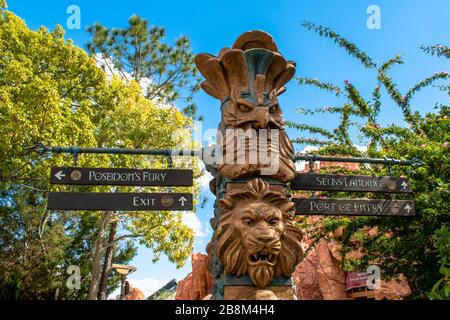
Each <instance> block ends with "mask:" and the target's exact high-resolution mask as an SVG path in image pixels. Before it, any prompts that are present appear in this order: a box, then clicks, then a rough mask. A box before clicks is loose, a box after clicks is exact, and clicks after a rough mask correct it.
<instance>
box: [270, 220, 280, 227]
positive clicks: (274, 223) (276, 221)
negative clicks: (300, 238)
mask: <svg viewBox="0 0 450 320" xmlns="http://www.w3.org/2000/svg"><path fill="white" fill-rule="evenodd" d="M279 222H280V220H278V219H272V220H270V224H271V225H273V226H275V225H277V224H278V223H279Z"/></svg>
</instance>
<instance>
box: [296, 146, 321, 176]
mask: <svg viewBox="0 0 450 320" xmlns="http://www.w3.org/2000/svg"><path fill="white" fill-rule="evenodd" d="M317 150H319V147H316V146H306V147H305V148H303V150H302V151H300V153H308V152H311V151H317ZM307 163H308V161H296V162H295V170H297V172H298V171H304V170H305V166H306V164H307Z"/></svg>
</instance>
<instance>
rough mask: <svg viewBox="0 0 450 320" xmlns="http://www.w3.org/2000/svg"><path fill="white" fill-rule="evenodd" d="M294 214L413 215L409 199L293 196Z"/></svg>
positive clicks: (411, 202) (412, 204)
mask: <svg viewBox="0 0 450 320" xmlns="http://www.w3.org/2000/svg"><path fill="white" fill-rule="evenodd" d="M293 201H294V203H295V214H298V215H342V216H414V215H415V209H414V202H413V201H410V200H379V199H370V200H369V199H300V198H294V199H293Z"/></svg>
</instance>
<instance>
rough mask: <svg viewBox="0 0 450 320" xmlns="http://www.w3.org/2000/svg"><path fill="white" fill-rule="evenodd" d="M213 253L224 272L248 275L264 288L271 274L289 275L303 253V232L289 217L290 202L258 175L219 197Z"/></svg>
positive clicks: (270, 280) (269, 280) (278, 275)
mask: <svg viewBox="0 0 450 320" xmlns="http://www.w3.org/2000/svg"><path fill="white" fill-rule="evenodd" d="M219 207H220V208H221V209H222V215H221V216H220V218H219V221H218V224H217V229H216V234H215V237H216V239H215V240H216V254H217V256H218V257H219V259H220V261H221V262H222V263H223V265H224V269H225V270H224V271H225V274H230V275H236V276H243V275H249V276H250V278H251V280H252V282H253V283H254V284H255V285H256V286H257V287H259V288H264V287H266V286H267V285H268V284H270V283H271V282H272V279H273V278H274V277H280V276H284V277H290V276H291V273H292V270H293V268H294V267H295V265H297V263H298V262H299V261H300V260H301V259H302V257H303V251H302V246H301V240H302V238H303V234H302V232H301V230H300V229H298V228H296V227H295V226H294V225H293V223H292V220H291V216H290V215H289V211H290V210H291V209H292V207H293V204H292V202H290V201H289V199H288V198H286V197H285V195H284V194H283V193H281V192H277V191H274V190H271V189H270V188H269V184H268V183H267V182H265V181H263V180H261V179H253V180H251V181H249V182H248V183H247V184H246V185H245V188H243V189H235V190H231V191H230V192H228V194H227V196H226V197H225V198H223V199H221V200H220V201H219Z"/></svg>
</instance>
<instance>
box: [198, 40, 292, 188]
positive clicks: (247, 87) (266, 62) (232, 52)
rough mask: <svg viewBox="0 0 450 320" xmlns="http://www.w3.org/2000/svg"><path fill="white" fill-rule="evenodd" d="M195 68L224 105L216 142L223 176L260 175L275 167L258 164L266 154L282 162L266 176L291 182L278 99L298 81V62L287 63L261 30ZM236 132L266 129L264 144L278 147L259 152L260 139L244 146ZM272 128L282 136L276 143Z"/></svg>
mask: <svg viewBox="0 0 450 320" xmlns="http://www.w3.org/2000/svg"><path fill="white" fill-rule="evenodd" d="M195 63H196V65H197V68H198V70H199V71H200V72H201V73H202V75H203V76H204V77H205V78H206V80H205V81H204V82H203V83H202V88H203V89H204V90H205V91H206V92H207V93H208V94H210V95H211V96H213V97H214V98H217V99H219V100H220V101H221V111H222V121H221V123H220V124H219V132H220V135H221V137H219V139H217V140H218V143H219V144H220V145H221V147H222V155H223V158H224V161H223V163H218V164H217V165H216V169H217V170H218V171H219V173H220V174H221V175H222V176H224V177H226V178H229V179H238V178H241V177H245V176H250V175H258V174H261V169H263V168H267V167H269V166H270V165H271V163H270V162H267V161H260V160H261V159H260V158H261V155H262V152H264V153H265V154H264V155H267V157H268V158H271V159H276V161H279V165H278V170H277V172H275V173H274V174H270V175H268V177H269V178H272V179H276V180H279V181H281V182H288V181H291V180H293V179H294V178H295V166H294V162H293V156H294V149H293V146H292V143H291V142H290V140H289V138H288V137H287V135H286V133H285V131H284V128H285V122H284V120H283V118H282V112H281V108H280V106H279V104H278V99H277V96H278V95H280V94H281V93H283V92H284V91H285V88H284V85H285V84H286V82H288V81H289V80H290V79H291V78H292V77H293V76H294V73H295V63H294V62H292V61H287V60H286V59H285V58H284V57H283V56H282V55H281V54H280V53H279V52H278V48H277V46H276V44H275V42H274V40H273V39H272V37H271V36H270V35H269V34H267V33H265V32H262V31H250V32H246V33H244V34H242V35H241V36H240V37H239V38H238V39H237V40H236V42H235V43H234V45H233V47H232V48H231V49H230V48H224V49H222V50H221V51H220V53H219V56H218V57H216V56H213V55H210V54H207V53H202V54H199V55H197V56H196V58H195ZM227 129H228V130H227ZM230 129H231V130H230ZM238 129H241V130H242V131H244V132H246V133H247V134H248V132H249V131H248V130H249V129H253V130H256V132H257V133H258V134H259V133H260V131H259V130H260V129H266V130H267V137H268V138H267V139H265V140H267V144H268V145H269V146H270V145H272V146H275V147H272V148H270V147H269V148H268V150H261V148H259V147H258V143H259V140H253V142H249V143H246V144H245V146H242V145H241V142H240V141H239V138H238V137H237V135H236V133H237V131H236V130H238ZM274 129H276V130H277V133H278V136H276V138H274V136H273V132H272V130H274ZM260 138H261V137H260V136H259V139H260ZM273 139H276V140H277V141H273ZM243 148H245V150H243ZM238 151H240V152H242V153H239V152H238ZM230 153H231V155H230ZM242 154H245V157H246V159H248V158H249V157H250V156H251V155H255V154H256V155H258V156H257V158H258V161H255V162H254V163H251V162H250V161H248V160H247V161H245V160H244V161H240V159H241V158H242ZM242 162H245V163H242Z"/></svg>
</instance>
